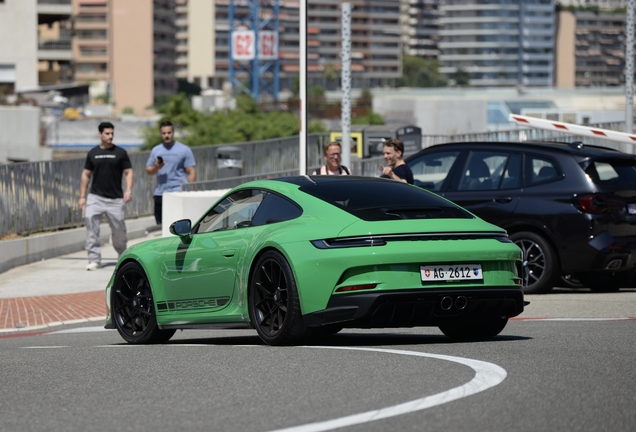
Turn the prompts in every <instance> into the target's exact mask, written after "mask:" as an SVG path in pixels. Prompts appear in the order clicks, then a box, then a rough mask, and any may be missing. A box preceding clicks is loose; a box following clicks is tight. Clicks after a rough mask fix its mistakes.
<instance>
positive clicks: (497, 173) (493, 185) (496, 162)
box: [458, 151, 512, 191]
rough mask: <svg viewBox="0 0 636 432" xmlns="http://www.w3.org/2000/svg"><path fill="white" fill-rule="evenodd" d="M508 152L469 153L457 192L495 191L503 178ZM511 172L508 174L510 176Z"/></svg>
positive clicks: (508, 156)
mask: <svg viewBox="0 0 636 432" xmlns="http://www.w3.org/2000/svg"><path fill="white" fill-rule="evenodd" d="M510 156H511V155H510V153H508V152H495V151H475V152H470V154H469V155H468V160H467V161H466V167H465V168H464V171H463V173H462V176H461V180H460V183H459V188H458V190H464V191H466V190H495V189H497V188H499V182H500V181H501V180H502V177H504V171H506V169H507V168H506V167H507V165H508V160H509V159H510ZM510 174H512V172H510V173H508V176H510Z"/></svg>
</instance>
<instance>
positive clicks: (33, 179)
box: [0, 123, 634, 236]
mask: <svg viewBox="0 0 636 432" xmlns="http://www.w3.org/2000/svg"><path fill="white" fill-rule="evenodd" d="M597 127H603V128H605V129H614V130H623V124H621V123H616V124H606V125H598V126H597ZM534 140H536V141H567V142H571V141H582V142H583V143H584V144H594V145H601V146H605V147H611V148H615V149H620V143H616V142H611V141H607V140H602V139H595V138H590V137H577V136H574V135H570V134H564V133H561V132H556V131H547V130H540V129H519V130H513V131H505V132H489V133H481V134H464V135H424V136H423V137H422V148H426V147H429V146H431V145H434V144H440V143H443V142H467V141H534ZM326 141H327V135H325V134H316V135H310V136H309V137H308V142H307V166H308V172H311V171H313V169H314V168H317V167H318V166H320V165H321V164H322V162H323V160H322V146H323V144H324V143H325V142H326ZM298 143H299V138H298V137H297V136H295V137H287V138H279V139H271V140H265V141H255V142H246V143H236V144H231V145H232V146H237V147H239V148H240V149H241V152H242V158H243V168H242V175H241V176H240V177H230V178H222V179H218V178H217V166H218V163H217V153H216V149H217V148H218V147H219V146H200V147H193V148H192V151H193V153H194V157H195V160H196V161H197V167H196V171H197V178H198V179H201V181H198V182H196V183H193V184H187V185H183V186H182V189H183V190H211V189H225V188H231V187H234V186H237V185H239V184H242V183H244V182H246V181H248V180H255V179H262V178H272V177H281V176H289V175H297V174H298V173H299V167H298V160H299V153H300V151H299V145H298ZM633 152H634V151H633V149H632V153H633ZM149 153H150V152H149V151H144V152H130V153H129V155H130V159H131V162H132V164H133V170H134V172H135V177H136V178H135V183H134V187H133V201H132V202H131V203H129V204H128V205H127V207H126V214H127V217H128V218H135V217H140V216H148V215H151V214H153V199H152V195H153V191H154V188H155V185H156V183H155V182H156V177H155V176H152V177H149V176H147V175H146V173H145V165H146V160H147V158H148V155H149ZM406 156H408V155H406ZM381 164H384V159H383V158H382V157H377V158H370V159H361V160H353V161H352V163H351V167H350V169H351V172H352V174H354V175H363V176H373V177H376V176H378V175H379V174H380V165H381ZM83 166H84V158H83V157H82V158H77V159H67V160H61V161H46V162H30V163H17V164H11V165H0V236H6V235H8V234H12V233H15V234H20V233H30V232H36V231H46V230H57V229H62V228H66V227H76V226H81V225H83V224H84V220H83V216H82V212H81V210H80V209H79V207H78V197H79V183H80V175H81V172H82V169H83Z"/></svg>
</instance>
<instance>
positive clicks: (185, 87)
mask: <svg viewBox="0 0 636 432" xmlns="http://www.w3.org/2000/svg"><path fill="white" fill-rule="evenodd" d="M177 93H185V95H186V96H188V97H190V96H194V95H199V94H201V87H200V86H198V85H196V84H194V83H191V82H189V81H188V80H185V79H179V80H178V81H177Z"/></svg>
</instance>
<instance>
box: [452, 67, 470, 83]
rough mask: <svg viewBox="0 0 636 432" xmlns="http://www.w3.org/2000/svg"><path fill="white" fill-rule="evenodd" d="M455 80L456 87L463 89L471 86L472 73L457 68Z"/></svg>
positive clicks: (454, 75)
mask: <svg viewBox="0 0 636 432" xmlns="http://www.w3.org/2000/svg"><path fill="white" fill-rule="evenodd" d="M453 79H454V80H455V85H457V86H460V87H463V86H467V85H468V84H470V72H468V71H466V70H464V69H462V68H457V70H456V71H455V73H454V74H453Z"/></svg>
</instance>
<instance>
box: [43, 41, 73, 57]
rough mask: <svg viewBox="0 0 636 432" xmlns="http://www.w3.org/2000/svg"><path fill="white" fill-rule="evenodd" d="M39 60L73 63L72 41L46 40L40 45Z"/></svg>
mask: <svg viewBox="0 0 636 432" xmlns="http://www.w3.org/2000/svg"><path fill="white" fill-rule="evenodd" d="M38 60H46V61H71V60H73V51H72V49H71V40H70V39H67V40H65V39H58V40H45V41H40V43H38Z"/></svg>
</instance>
